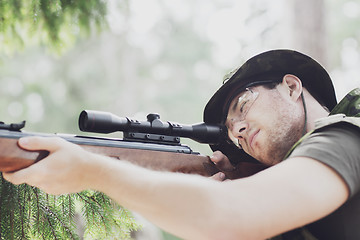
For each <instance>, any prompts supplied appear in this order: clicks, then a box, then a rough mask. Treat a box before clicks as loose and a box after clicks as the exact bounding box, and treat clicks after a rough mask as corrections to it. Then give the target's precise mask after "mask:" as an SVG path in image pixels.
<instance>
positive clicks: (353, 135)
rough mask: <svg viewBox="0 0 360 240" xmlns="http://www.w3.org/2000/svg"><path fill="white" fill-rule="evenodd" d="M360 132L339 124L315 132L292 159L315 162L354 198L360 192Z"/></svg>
mask: <svg viewBox="0 0 360 240" xmlns="http://www.w3.org/2000/svg"><path fill="white" fill-rule="evenodd" d="M359 146H360V128H359V127H357V126H356V125H354V124H352V123H349V122H344V121H340V122H336V123H333V124H330V125H326V126H323V127H321V128H318V129H316V130H315V131H314V132H313V133H312V134H311V135H309V136H308V137H307V138H305V139H304V140H303V141H302V142H301V144H300V145H299V146H298V147H297V148H295V149H294V151H293V152H292V154H291V155H290V157H308V158H312V159H315V160H317V161H319V162H321V163H323V164H325V165H327V166H328V167H330V168H332V169H333V170H334V171H336V172H337V173H338V174H339V175H340V176H341V177H342V178H343V179H344V180H345V182H346V184H347V185H348V187H349V189H350V193H351V195H354V194H355V193H356V192H358V191H359V189H360V147H359Z"/></svg>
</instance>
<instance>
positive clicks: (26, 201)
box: [0, 175, 138, 240]
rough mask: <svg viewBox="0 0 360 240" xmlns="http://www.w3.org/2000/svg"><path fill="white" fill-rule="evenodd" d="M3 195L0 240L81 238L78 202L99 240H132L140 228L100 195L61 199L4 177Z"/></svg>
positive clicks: (89, 229)
mask: <svg viewBox="0 0 360 240" xmlns="http://www.w3.org/2000/svg"><path fill="white" fill-rule="evenodd" d="M0 193H1V194H0V239H10V240H12V239H79V238H80V237H79V236H78V235H77V233H76V223H75V221H74V216H75V205H76V204H75V202H79V203H81V205H82V212H83V216H84V218H85V222H86V229H85V232H86V234H91V235H92V236H94V237H95V238H96V239H108V238H111V237H115V238H116V239H130V232H131V231H133V230H136V229H137V228H138V226H137V224H136V223H135V222H134V220H133V218H132V217H131V216H130V215H127V214H125V215H124V213H127V212H126V210H125V209H123V208H121V207H120V206H118V205H117V204H115V203H114V202H112V201H111V199H110V198H108V197H107V196H106V195H104V194H102V193H99V192H93V191H84V192H82V193H78V194H69V195H64V196H58V197H57V196H52V195H48V194H46V193H44V192H42V191H40V190H39V189H37V188H35V187H31V186H28V185H26V184H22V185H19V186H14V185H12V184H10V183H9V182H7V181H5V180H4V179H3V177H2V175H1V178H0Z"/></svg>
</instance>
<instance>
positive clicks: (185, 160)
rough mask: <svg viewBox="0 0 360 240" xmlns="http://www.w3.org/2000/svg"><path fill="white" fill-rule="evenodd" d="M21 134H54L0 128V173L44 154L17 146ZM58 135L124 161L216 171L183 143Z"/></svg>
mask: <svg viewBox="0 0 360 240" xmlns="http://www.w3.org/2000/svg"><path fill="white" fill-rule="evenodd" d="M25 136H57V135H55V134H37V133H23V132H14V131H8V130H0V171H1V172H12V171H16V170H20V169H22V168H25V167H28V166H30V165H31V164H33V163H35V162H37V161H39V160H41V159H43V158H45V157H46V156H47V155H48V153H47V152H46V151H28V150H24V149H22V148H20V147H19V145H18V143H17V141H18V139H19V138H21V137H25ZM60 137H63V138H64V139H65V140H67V141H70V142H72V143H75V144H78V145H80V146H81V147H83V148H84V149H85V150H87V151H90V152H93V153H97V154H101V155H105V156H109V157H113V158H117V159H120V160H126V161H129V162H131V163H134V164H136V165H139V166H142V167H145V168H150V169H153V170H159V171H170V172H181V173H188V174H199V175H202V176H211V175H213V174H215V173H216V172H218V171H219V170H218V169H217V168H216V167H215V165H214V164H213V163H212V162H211V161H210V159H209V157H207V156H204V155H200V154H198V153H193V152H190V151H191V150H190V149H189V148H188V147H186V146H183V145H181V146H166V145H165V146H161V145H159V144H154V146H152V145H151V144H146V143H137V142H134V143H129V142H125V141H123V140H119V139H106V138H92V137H78V136H61V135H60ZM137 147H139V148H137ZM141 148H142V149H141ZM151 149H155V150H151ZM176 151H177V152H176ZM185 152H188V153H185Z"/></svg>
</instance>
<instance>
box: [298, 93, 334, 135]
mask: <svg viewBox="0 0 360 240" xmlns="http://www.w3.org/2000/svg"><path fill="white" fill-rule="evenodd" d="M304 98H305V104H306V111H307V123H306V131H307V132H309V131H311V130H313V129H314V128H315V121H316V120H317V119H319V118H323V117H326V116H328V115H329V112H328V111H326V110H325V109H324V108H323V107H322V106H321V105H320V104H319V103H318V101H316V100H315V98H313V97H312V96H311V95H310V93H309V92H308V91H304Z"/></svg>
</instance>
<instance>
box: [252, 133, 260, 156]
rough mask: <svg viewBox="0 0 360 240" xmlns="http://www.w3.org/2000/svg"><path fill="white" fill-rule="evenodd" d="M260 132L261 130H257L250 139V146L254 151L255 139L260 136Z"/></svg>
mask: <svg viewBox="0 0 360 240" xmlns="http://www.w3.org/2000/svg"><path fill="white" fill-rule="evenodd" d="M259 132H260V130H259V129H258V130H256V131H255V132H254V133H253V134H251V135H250V137H249V146H250V148H251V149H252V150H253V151H254V142H255V138H256V136H257V135H258V133H259Z"/></svg>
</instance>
